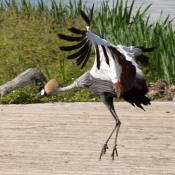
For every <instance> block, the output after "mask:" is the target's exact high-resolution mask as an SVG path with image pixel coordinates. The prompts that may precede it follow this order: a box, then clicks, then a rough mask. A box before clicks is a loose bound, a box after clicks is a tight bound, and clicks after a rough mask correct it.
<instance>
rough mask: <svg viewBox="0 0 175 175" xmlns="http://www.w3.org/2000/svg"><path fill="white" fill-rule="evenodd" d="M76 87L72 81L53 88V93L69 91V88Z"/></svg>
mask: <svg viewBox="0 0 175 175" xmlns="http://www.w3.org/2000/svg"><path fill="white" fill-rule="evenodd" d="M74 88H77V84H76V83H75V82H74V83H72V84H71V85H68V86H65V87H59V88H57V89H56V90H55V92H54V94H57V93H58V92H64V91H69V90H71V89H74Z"/></svg>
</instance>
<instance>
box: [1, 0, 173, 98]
mask: <svg viewBox="0 0 175 175" xmlns="http://www.w3.org/2000/svg"><path fill="white" fill-rule="evenodd" d="M150 6H151V4H150V5H148V6H147V7H146V8H143V7H142V6H140V7H139V8H138V10H137V11H136V12H135V14H134V11H133V10H134V8H135V1H134V0H133V1H132V2H131V3H129V2H128V1H126V2H125V3H124V1H122V0H116V1H113V4H112V7H110V5H109V2H108V1H103V2H102V3H101V5H100V6H98V7H95V9H94V17H93V22H92V30H93V32H95V33H96V34H97V35H99V36H100V37H103V38H104V39H106V40H109V41H110V42H112V43H114V44H116V45H118V44H123V45H128V46H129V45H137V46H145V47H152V46H155V45H158V48H157V49H156V50H155V51H154V52H153V53H150V54H149V56H150V65H149V67H148V68H143V70H144V72H145V76H146V78H147V80H148V82H150V81H157V80H159V79H165V80H166V81H168V83H174V84H175V52H174V46H175V35H174V29H175V26H174V21H173V20H171V19H170V16H167V18H166V19H165V20H162V17H161V15H162V13H161V14H160V18H159V19H158V20H157V21H155V22H151V21H150V15H149V14H148V9H149V7H150ZM89 8H91V7H87V5H86V3H85V4H83V3H82V1H81V0H79V1H76V0H72V1H71V0H70V1H69V2H68V4H64V1H60V2H59V3H56V1H55V0H51V1H50V4H49V5H48V4H45V3H44V1H43V0H38V2H37V4H36V5H35V6H34V5H33V4H31V2H30V0H29V1H28V0H21V1H20V5H19V1H12V0H2V1H1V2H0V40H1V42H0V53H1V58H0V67H1V69H0V83H1V84H3V83H5V82H7V81H9V80H11V79H12V78H14V77H15V76H17V75H18V74H19V73H21V72H22V71H24V70H26V69H28V68H30V67H37V68H39V69H41V70H42V71H43V72H44V73H45V75H46V76H47V78H48V79H49V78H50V77H55V78H56V79H59V83H60V85H67V84H69V83H70V82H72V79H74V78H77V77H78V76H80V74H82V73H83V72H85V71H87V70H89V69H90V68H91V66H92V64H93V60H94V52H93V53H92V59H91V60H90V62H88V64H87V67H86V68H85V69H83V70H80V68H79V67H77V66H75V62H74V61H73V60H66V59H65V58H66V56H67V55H69V54H70V53H63V52H62V51H60V49H59V46H62V45H67V42H65V41H62V40H60V39H59V38H58V37H57V34H58V33H65V34H70V33H69V32H68V31H67V28H70V27H71V26H75V27H77V28H80V29H85V25H86V24H85V23H84V21H83V20H82V19H81V17H80V10H81V9H83V10H84V11H85V12H88V10H89ZM16 43H18V44H16ZM8 70H10V71H9V72H8ZM30 93H31V89H30ZM24 94H26V93H24ZM66 96H67V99H69V101H76V100H77V99H79V100H80V101H84V100H85V99H83V98H84V97H86V98H87V96H89V98H90V99H94V97H92V95H91V94H90V93H88V92H84V91H83V94H81V95H79V91H77V92H76V91H73V92H72V93H71V92H68V93H66V94H65V95H63V97H62V96H61V99H62V101H64V100H63V98H66ZM10 99H11V96H10ZM96 100H97V99H96ZM92 101H93V100H92Z"/></svg>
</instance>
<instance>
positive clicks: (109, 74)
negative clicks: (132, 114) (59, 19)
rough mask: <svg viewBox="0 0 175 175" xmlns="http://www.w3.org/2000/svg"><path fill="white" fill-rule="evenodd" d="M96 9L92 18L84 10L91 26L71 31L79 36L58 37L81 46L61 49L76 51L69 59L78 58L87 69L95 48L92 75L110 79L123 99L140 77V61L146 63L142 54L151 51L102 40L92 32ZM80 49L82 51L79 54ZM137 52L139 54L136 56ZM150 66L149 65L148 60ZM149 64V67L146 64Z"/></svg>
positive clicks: (77, 61)
mask: <svg viewBox="0 0 175 175" xmlns="http://www.w3.org/2000/svg"><path fill="white" fill-rule="evenodd" d="M93 9H94V6H93V7H92V9H91V11H90V18H88V16H87V15H86V14H85V13H84V12H83V11H81V12H80V13H81V16H82V18H83V19H84V21H85V22H86V23H87V25H88V26H87V27H86V30H79V29H77V28H75V27H72V28H70V29H69V31H71V32H72V33H74V34H77V35H79V36H76V37H73V36H67V35H64V34H58V36H59V37H60V38H61V39H63V40H67V41H69V42H74V41H77V42H78V43H77V44H75V45H72V46H62V47H60V49H61V50H63V51H73V50H76V51H75V53H73V54H72V55H69V56H68V57H67V58H68V59H76V63H77V65H81V68H84V67H85V65H86V63H87V61H88V60H89V57H90V54H91V48H92V46H93V47H94V49H95V61H94V65H93V67H92V69H91V70H90V73H91V75H92V76H93V77H95V78H100V79H104V80H110V81H111V82H112V83H113V85H114V89H115V92H116V94H117V96H118V97H121V96H122V94H123V92H124V91H125V92H127V91H129V90H130V89H131V88H132V87H133V84H134V80H135V77H136V68H137V66H138V65H137V63H136V60H139V61H142V60H144V58H143V57H139V56H140V55H142V51H143V50H144V51H151V48H150V49H147V50H146V49H145V48H143V47H133V48H132V49H131V48H130V49H128V48H129V47H125V46H115V45H113V44H112V43H110V42H108V41H106V40H105V39H102V38H100V37H99V36H98V35H96V34H94V33H92V32H91V21H92V16H93ZM77 50H78V51H77ZM136 51H137V53H136ZM145 60H146V63H147V59H145ZM146 63H145V64H146Z"/></svg>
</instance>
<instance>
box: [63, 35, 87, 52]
mask: <svg viewBox="0 0 175 175" xmlns="http://www.w3.org/2000/svg"><path fill="white" fill-rule="evenodd" d="M86 42H87V39H86V38H85V39H84V40H83V41H82V42H80V43H78V44H75V45H72V46H61V47H60V49H61V50H63V51H71V50H75V49H79V48H80V47H82V46H83V45H84V44H85V43H86Z"/></svg>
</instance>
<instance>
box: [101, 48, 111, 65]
mask: <svg viewBox="0 0 175 175" xmlns="http://www.w3.org/2000/svg"><path fill="white" fill-rule="evenodd" d="M102 49H103V53H104V55H105V58H106V63H107V64H108V65H109V57H108V55H107V52H106V49H105V46H102Z"/></svg>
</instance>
